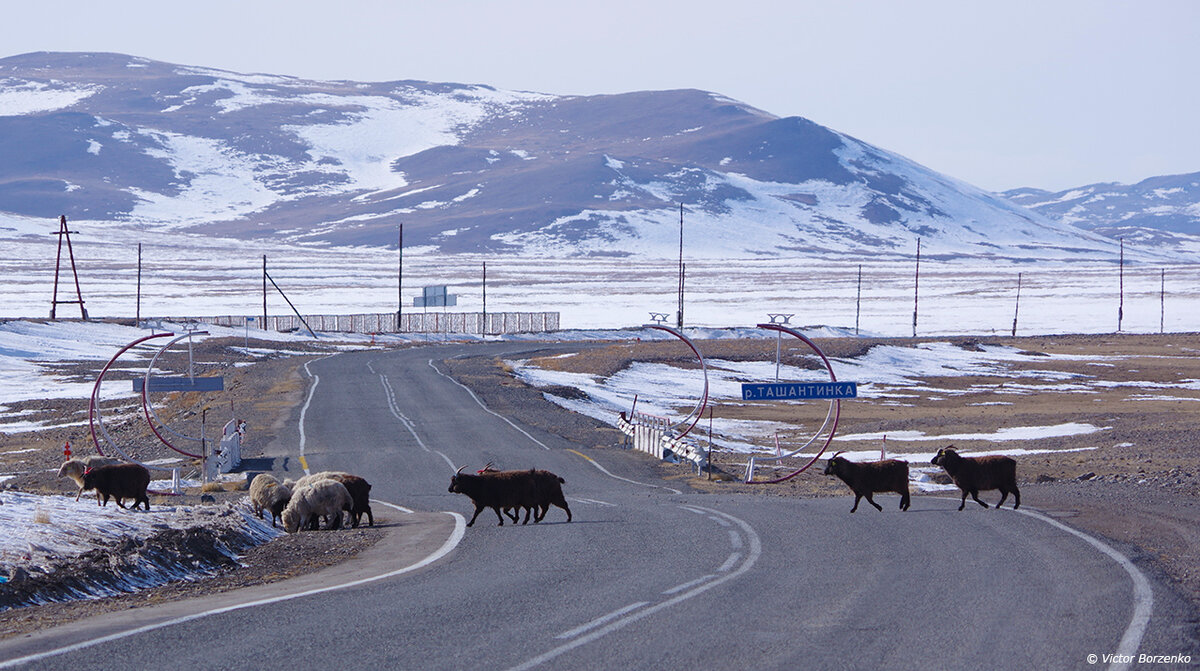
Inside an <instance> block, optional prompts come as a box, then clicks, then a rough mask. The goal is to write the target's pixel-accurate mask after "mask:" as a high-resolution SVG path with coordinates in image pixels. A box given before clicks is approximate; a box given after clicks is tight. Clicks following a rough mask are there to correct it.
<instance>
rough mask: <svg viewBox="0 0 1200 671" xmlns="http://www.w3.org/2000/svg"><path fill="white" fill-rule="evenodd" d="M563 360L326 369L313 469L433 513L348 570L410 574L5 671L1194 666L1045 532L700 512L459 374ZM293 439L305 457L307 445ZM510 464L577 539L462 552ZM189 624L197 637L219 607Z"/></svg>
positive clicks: (376, 356) (481, 534) (512, 534)
mask: <svg viewBox="0 0 1200 671" xmlns="http://www.w3.org/2000/svg"><path fill="white" fill-rule="evenodd" d="M545 347H546V345H543V344H522V343H490V344H484V345H467V346H458V345H455V346H442V347H435V348H413V349H408V350H402V351H395V352H355V353H348V354H342V355H338V356H334V357H330V358H326V359H321V360H318V361H315V362H313V363H311V364H310V366H309V369H310V371H311V373H312V374H313V375H314V376H315V379H314V382H315V385H316V386H315V388H314V389H313V393H312V395H311V398H310V400H309V402H308V403H307V405H306V406H305V407H304V409H303V413H304V432H303V434H304V438H303V445H302V447H303V451H304V456H305V458H306V460H307V462H308V464H309V467H310V469H311V470H312V471H314V472H315V471H317V470H325V469H342V470H347V471H352V472H356V473H360V474H362V475H363V476H365V477H366V478H367V479H368V480H370V481H371V483H372V484H373V489H372V494H373V498H375V499H376V500H378V501H381V502H392V503H396V504H399V505H401V506H404V507H406V508H408V509H411V510H415V511H420V512H418V513H415V514H411V515H410V514H405V513H402V512H398V511H394V510H385V508H384V505H383V504H381V503H379V504H376V505H375V506H374V507H375V510H376V517H377V521H378V522H380V523H386V524H394V525H396V526H397V527H398V528H397V530H396V532H395V533H393V534H390V535H389V538H388V539H387V540H386V541H382V542H381V545H380V546H377V547H376V548H373V549H372V550H371V551H369V552H368V553H367V554H366V555H365V556H364V557H363V558H362V561H354V562H349V563H347V565H346V566H345V567H342V568H341V569H339V570H341V571H352V572H356V573H353V575H354V576H359V577H361V575H364V574H366V573H370V572H371V571H374V572H375V573H376V574H378V573H385V572H389V571H391V572H396V571H403V572H400V573H397V574H395V575H391V576H389V577H386V578H384V579H380V580H374V581H370V582H359V583H358V584H354V585H352V586H349V587H346V588H343V589H337V590H331V591H323V592H317V593H311V594H307V595H305V596H302V597H299V598H292V599H287V600H272V599H270V598H267V597H265V596H264V595H265V594H278V593H280V592H281V591H284V590H292V591H295V590H297V589H300V590H306V589H311V588H312V587H313V583H314V581H315V582H316V583H318V584H327V585H332V584H335V583H338V582H339V581H346V580H350V579H352V578H347V577H346V576H347V575H349V574H342V575H339V574H337V573H336V572H334V573H330V574H327V573H324V572H323V573H320V574H316V576H318V577H315V578H309V579H308V581H307V582H305V581H299V582H295V583H294V582H292V581H288V582H285V583H279V584H277V585H275V586H263V588H261V590H263V591H258V592H254V593H251V594H248V595H246V596H245V597H244V598H245V600H254V601H259V602H260V603H258V604H257V605H255V606H253V607H250V608H240V609H234V610H223V611H220V612H214V613H212V614H209V615H207V616H205V617H199V618H195V619H190V620H187V621H183V622H178V623H175V624H172V625H170V626H166V627H156V626H153V623H155V622H158V621H161V620H163V619H166V618H167V617H168V616H167V615H162V614H159V611H160V609H158V608H153V609H138V610H137V611H131V612H128V613H120V614H110V615H107V616H104V618H103V623H102V624H95V623H93V624H92V625H90V626H91V628H88V627H80V626H78V625H75V626H68V627H63V628H60V629H66V630H69V631H68V632H67V633H60V634H57V635H51V634H47V635H44V636H41V637H34V638H33V639H23V640H20V641H8V642H2V643H0V658H2V659H6V660H13V659H15V658H18V657H21V656H23V655H28V654H31V653H33V652H37V651H43V650H49V649H55V648H59V647H61V646H63V645H66V644H67V643H69V642H73V641H75V640H80V639H85V638H88V637H94V636H96V635H98V634H100V633H104V632H112V631H121V630H127V629H130V628H132V627H136V626H141V625H151V626H147V627H146V629H147V630H146V631H142V632H140V633H137V634H134V635H129V636H119V637H116V638H114V639H113V640H108V641H105V642H101V643H98V644H95V645H86V646H84V647H79V648H76V649H70V650H66V651H64V652H61V653H58V654H53V655H51V656H48V657H42V658H38V659H36V660H31V661H30V662H29V663H27V664H21V665H18V666H25V667H28V668H39V669H72V670H74V669H78V668H103V667H105V666H108V665H109V664H110V663H111V661H112V660H114V659H119V660H122V667H123V668H161V667H163V666H169V667H175V668H188V669H192V668H213V669H236V668H267V667H270V666H274V667H280V668H284V667H288V668H290V667H299V668H340V667H343V666H346V665H353V666H355V667H357V668H394V669H419V668H479V667H483V668H497V669H505V668H570V669H612V668H622V667H627V668H680V669H682V668H779V667H784V666H787V667H796V666H800V667H802V668H813V669H819V668H847V667H854V668H890V669H897V668H898V669H906V668H914V669H916V668H934V667H941V668H967V667H987V668H996V667H1000V668H1077V667H1086V666H1088V664H1087V662H1086V659H1087V656H1088V655H1089V654H1096V655H1104V654H1111V653H1114V652H1117V651H1118V647H1119V645H1120V644H1121V641H1122V639H1123V637H1124V638H1125V640H1126V645H1128V644H1129V641H1130V637H1132V639H1133V641H1134V643H1137V644H1140V647H1139V648H1138V649H1139V650H1140V651H1142V652H1153V653H1154V654H1171V653H1173V652H1178V651H1180V650H1182V649H1183V648H1182V647H1181V646H1183V645H1184V643H1183V642H1181V641H1180V640H1176V639H1177V638H1179V637H1180V636H1181V635H1180V634H1179V633H1178V631H1177V629H1176V628H1175V627H1173V626H1172V625H1171V623H1170V617H1171V616H1172V614H1170V613H1163V612H1161V610H1156V611H1155V612H1154V613H1153V615H1152V616H1151V617H1150V620H1149V624H1148V627H1146V628H1144V629H1145V630H1144V631H1143V627H1137V626H1135V627H1132V628H1131V620H1132V619H1133V618H1134V613H1135V608H1136V607H1138V604H1135V602H1134V599H1133V593H1134V587H1133V582H1132V581H1131V578H1130V575H1129V574H1128V573H1127V572H1126V570H1125V569H1124V568H1123V567H1122V566H1120V565H1119V564H1118V563H1117V562H1116V561H1114V560H1113V559H1112V558H1110V557H1108V556H1106V555H1104V554H1102V553H1101V552H1100V551H1098V550H1097V549H1096V548H1095V547H1093V546H1092V545H1090V544H1089V543H1087V542H1086V541H1085V540H1083V539H1080V538H1078V537H1076V536H1074V535H1071V534H1068V533H1065V532H1063V531H1062V530H1060V529H1058V528H1056V527H1054V526H1052V525H1050V524H1047V523H1045V522H1043V521H1041V520H1039V519H1036V518H1034V517H1030V516H1027V515H1021V514H1019V513H1014V512H1012V511H1010V510H1003V511H991V510H988V511H984V510H968V511H967V512H963V513H959V512H957V511H956V510H955V508H956V507H957V502H956V501H951V500H944V499H936V498H931V497H916V498H914V501H913V506H912V509H911V510H910V511H908V512H907V513H903V514H902V513H899V512H898V511H897V510H895V506H896V503H897V500H898V499H897V498H896V497H894V496H887V495H883V496H881V497H880V500H881V503H882V504H883V505H885V506H886V507H885V512H884V513H882V514H881V513H877V512H876V511H874V510H870V509H868V508H867V507H866V506H864V507H863V509H861V510H860V511H859V512H858V513H856V514H854V515H850V514H848V512H847V511H848V510H849V507H850V499H849V498H848V497H847V498H836V499H822V500H800V499H788V498H778V497H771V496H748V495H731V496H722V495H699V494H692V493H678V492H676V491H674V490H672V489H669V488H668V487H664V486H661V484H659V483H654V482H653V481H652V479H651V477H650V475H649V469H648V468H647V467H646V465H647V462H646V461H645V459H646V457H644V456H642V455H638V454H633V453H629V452H624V451H618V450H602V451H594V450H593V451H584V450H579V451H576V450H578V447H577V446H575V445H572V444H570V443H567V442H566V441H564V440H562V439H561V438H558V437H556V436H552V435H548V434H546V433H543V432H541V431H539V430H536V429H532V428H526V427H519V426H514V425H512V424H510V423H509V422H508V421H506V420H505V419H504V418H501V417H498V416H496V415H494V414H492V413H490V412H488V411H487V410H485V409H484V408H483V407H481V406H480V405H479V404H478V403H477V402H476V401H475V400H474V399H473V397H472V395H471V394H470V393H469V392H467V391H466V390H465V389H464V388H463V387H461V386H459V385H457V384H456V383H454V382H453V381H452V380H450V379H449V378H447V377H445V376H443V375H441V374H440V373H439V371H438V370H437V368H436V365H437V362H438V361H440V360H442V359H444V358H447V357H450V356H455V355H458V354H464V353H467V354H477V353H479V354H482V353H486V354H505V355H508V356H513V357H517V356H519V353H520V352H521V351H528V350H533V349H544V348H545ZM431 362H432V363H431ZM294 440H295V443H293V444H291V445H289V448H288V451H289V452H291V453H292V454H291V455H290V456H295V452H297V451H298V450H299V446H300V437H299V433H298V432H297V434H296V435H295V436H294ZM585 454H586V456H584V455H585ZM280 456H281V457H282V456H283V455H280ZM296 461H297V460H296V459H292V458H289V459H288V460H287V462H286V463H287V464H288V466H289V467H290V468H293V469H294V468H296ZM488 461H495V462H496V463H497V464H500V465H502V466H504V467H534V466H536V467H539V468H547V469H549V470H552V471H554V472H556V473H558V474H559V475H561V476H563V477H564V478H565V479H566V484H565V485H564V491H565V492H566V494H567V498H568V501H569V502H570V505H571V509H572V512H573V513H574V516H575V518H574V521H573V522H572V523H570V524H566V523H565V519H566V514H565V513H564V512H563V511H562V510H560V509H558V508H551V510H550V512H549V513H548V514H547V516H546V520H545V521H543V522H542V523H541V524H538V525H534V524H532V523H531V524H530V525H528V526H520V525H518V526H513V525H511V524H510V523H509V524H505V526H504V527H497V526H496V521H495V515H494V514H493V513H492V512H491V511H490V510H486V511H484V512H483V513H481V514H480V516H479V519H478V521H477V522H476V524H475V526H474V527H472V528H470V529H465V532H462V533H459V532H461V531H462V530H461V525H462V519H461V517H456V516H455V515H454V514H453V513H457V514H458V515H466V516H467V517H468V518H469V515H470V513H471V512H472V506H471V505H470V502H469V500H468V499H467V498H466V497H464V496H462V495H458V494H450V493H448V492H447V491H446V489H447V486H448V484H449V480H450V475H451V474H452V473H453V471H454V468H453V467H452V466H459V465H466V466H467V467H468V468H469V469H476V468H479V467H481V466H482V465H483V464H485V463H486V462H488ZM598 466H601V467H603V469H604V470H602V469H601V468H599V467H598ZM606 471H607V472H606ZM442 511H448V512H442ZM439 550H440V551H441V552H442V553H444V556H441V557H440V559H437V560H436V561H434V562H432V563H431V564H429V565H424V566H422V565H420V564H419V562H420V560H421V558H422V557H430V556H431V555H432V556H434V557H436V556H437V555H435V553H437V552H438V551H439ZM410 568H411V570H408V569H410ZM357 572H361V573H357ZM354 579H357V578H354ZM1155 590H1156V592H1157V591H1158V588H1157V586H1156V587H1155ZM235 594H241V593H235ZM202 601H204V600H197V602H202ZM1140 606H1141V607H1142V609H1143V612H1145V608H1146V607H1148V606H1149V604H1148V603H1141V604H1140ZM170 608H173V609H174V610H171V611H170V614H169V616H170V617H179V613H183V612H199V611H202V610H211V609H212V608H213V607H212V606H210V605H205V604H201V605H196V604H193V603H192V602H185V603H183V604H172V605H171V607H170ZM189 609H190V610H189ZM168 610H169V609H168ZM142 611H144V612H142ZM1172 646H1174V647H1172ZM1098 666H1099V667H1100V668H1106V667H1107V666H1108V665H1107V664H1104V663H1101V664H1099V665H1098ZM1093 668H1094V667H1093Z"/></svg>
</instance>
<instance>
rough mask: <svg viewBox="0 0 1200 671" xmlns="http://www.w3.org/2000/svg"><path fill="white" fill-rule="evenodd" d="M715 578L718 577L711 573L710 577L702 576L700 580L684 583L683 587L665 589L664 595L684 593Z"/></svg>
mask: <svg viewBox="0 0 1200 671" xmlns="http://www.w3.org/2000/svg"><path fill="white" fill-rule="evenodd" d="M715 577H717V576H716V575H715V574H712V573H710V574H708V575H702V576H700V577H699V578H696V579H695V580H689V581H687V582H685V583H683V584H682V585H676V586H674V587H672V588H671V589H665V590H663V592H662V593H663V594H674V593H676V592H682V591H683V590H685V589H689V588H691V587H695V586H696V585H699V584H700V583H702V582H707V581H709V580H712V579H713V578H715Z"/></svg>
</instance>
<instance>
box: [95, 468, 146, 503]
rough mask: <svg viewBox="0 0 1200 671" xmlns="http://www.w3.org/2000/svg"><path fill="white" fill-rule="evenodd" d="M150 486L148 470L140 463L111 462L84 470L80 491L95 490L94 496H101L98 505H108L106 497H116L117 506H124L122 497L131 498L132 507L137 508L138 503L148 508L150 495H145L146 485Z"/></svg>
mask: <svg viewBox="0 0 1200 671" xmlns="http://www.w3.org/2000/svg"><path fill="white" fill-rule="evenodd" d="M148 486H150V471H148V470H146V467H145V466H142V465H141V464H113V465H111V466H97V467H96V468H92V469H89V470H86V471H84V473H83V486H82V487H81V488H80V491H87V490H89V489H95V490H96V498H97V499H99V498H103V499H104V500H103V502H102V503H101V504H100V505H103V506H106V505H108V498H109V497H110V496H111V497H112V498H114V499H116V501H117V506H118V507H121V508H124V507H125V504H124V503H123V501H124V499H133V506H131V508H132V509H135V510H136V509H137V507H138V504H139V503H144V504H145V505H146V510H150V497H149V496H147V495H146V487H148Z"/></svg>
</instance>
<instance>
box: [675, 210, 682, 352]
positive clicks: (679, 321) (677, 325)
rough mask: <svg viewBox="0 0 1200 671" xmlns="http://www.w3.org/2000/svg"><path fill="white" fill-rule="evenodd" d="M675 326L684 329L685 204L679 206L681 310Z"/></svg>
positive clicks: (676, 315)
mask: <svg viewBox="0 0 1200 671" xmlns="http://www.w3.org/2000/svg"><path fill="white" fill-rule="evenodd" d="M675 326H676V327H678V328H683V203H680V204H679V310H678V312H676V313H675Z"/></svg>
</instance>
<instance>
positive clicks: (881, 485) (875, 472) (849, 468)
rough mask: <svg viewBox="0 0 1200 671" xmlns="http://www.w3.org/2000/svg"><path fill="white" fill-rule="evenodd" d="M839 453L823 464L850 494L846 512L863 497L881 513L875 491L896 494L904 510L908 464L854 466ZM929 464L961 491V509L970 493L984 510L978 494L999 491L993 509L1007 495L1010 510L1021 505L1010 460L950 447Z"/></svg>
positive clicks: (892, 461)
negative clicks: (850, 503) (962, 452)
mask: <svg viewBox="0 0 1200 671" xmlns="http://www.w3.org/2000/svg"><path fill="white" fill-rule="evenodd" d="M840 454H841V452H838V453H837V454H834V455H833V456H832V457H830V459H829V462H828V463H827V464H826V465H825V475H836V476H837V477H838V478H840V479H841V481H842V482H844V483H846V484H847V485H848V486H849V487H850V490H851V491H853V492H854V507H853V508H851V509H850V512H854V511H856V510H858V502H859V501H860V500H861V499H862V498H863V497H866V499H867V503H870V504H871V505H873V506H875V509H876V510H879V511H881V512H882V511H883V507H882V506H880V505H879V504H878V503H875V501H874V499H872V498H871V495H872V494H875V493H878V492H895V493H897V494H899V495H900V510H908V504H909V494H908V462H905V461H900V460H899V459H884V460H881V461H871V462H865V463H856V462H853V461H850V460H848V459H846V458H845V457H841V456H838V455H840ZM932 463H933V464H935V465H937V466H941V467H942V468H944V469H946V474H947V475H949V476H950V479H951V480H953V481H954V484H955V485H956V486H957V487H958V488H959V489H960V490H962V503H961V504H960V505H959V506H958V509H959V510H962V509H963V507H964V506H966V505H967V495H968V494H970V495H971V498H973V499H975V502H976V503H978V504H979V505H981V506H983V507H984V508H987V507H988V504H986V503H984V502H983V501H980V500H979V492H983V491H988V490H990V489H999V490H1000V502H999V503H997V504H996V507H997V508H999V507H1000V506H1002V505H1004V501H1005V500H1007V499H1008V495H1009V494H1012V495H1013V510H1016V509H1017V508H1019V507H1020V506H1021V491H1020V490H1019V489H1017V462H1016V460H1014V459H1013V458H1012V457H1005V456H1000V455H992V456H986V457H964V456H962V455H960V454H959V453H958V452H957V451H956V450H955V449H954V446H953V445H950V446H948V447H943V448H942V449H940V450H938V453H937V454H936V455H934V457H933V460H932Z"/></svg>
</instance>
